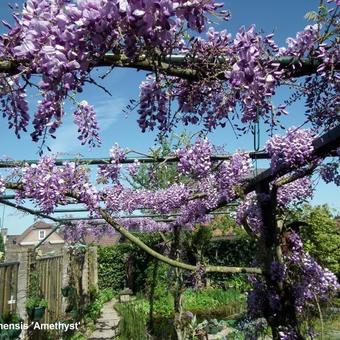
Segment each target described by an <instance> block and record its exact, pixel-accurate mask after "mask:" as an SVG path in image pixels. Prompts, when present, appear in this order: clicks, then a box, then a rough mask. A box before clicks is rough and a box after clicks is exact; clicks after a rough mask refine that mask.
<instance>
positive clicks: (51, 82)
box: [0, 0, 221, 141]
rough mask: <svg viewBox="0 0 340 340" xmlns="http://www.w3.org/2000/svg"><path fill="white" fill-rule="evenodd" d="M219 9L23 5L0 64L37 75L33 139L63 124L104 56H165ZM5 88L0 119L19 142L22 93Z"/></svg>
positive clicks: (30, 1)
mask: <svg viewBox="0 0 340 340" xmlns="http://www.w3.org/2000/svg"><path fill="white" fill-rule="evenodd" d="M219 7H221V6H220V4H217V3H215V2H214V1H211V0H207V1H196V0H195V1H186V0H179V1H173V0H163V1H161V2H159V1H145V0H133V1H127V0H119V1H117V0H104V1H100V0H93V1H90V0H79V1H69V0H54V1H48V0H43V1H40V0H39V1H38V0H27V1H25V3H24V7H23V10H22V12H21V13H14V19H15V25H14V26H13V27H12V26H11V25H9V24H8V23H7V22H4V25H5V26H6V27H7V28H8V33H7V34H4V35H2V36H1V37H0V58H1V59H7V60H9V61H16V62H17V63H18V64H19V65H20V66H19V72H21V74H22V75H23V76H25V78H27V77H29V76H30V75H31V74H32V73H34V72H36V73H39V74H41V77H42V79H41V82H40V83H39V84H38V86H39V89H40V90H41V93H42V97H43V99H42V100H41V102H40V103H39V105H38V109H37V111H36V113H35V116H34V131H33V133H32V138H33V140H37V139H39V138H41V136H42V131H44V129H45V126H46V124H48V125H49V124H50V125H53V129H55V128H57V127H58V126H59V125H60V122H59V121H60V119H61V117H62V113H63V108H62V103H63V101H64V99H65V98H67V96H68V94H69V93H70V92H72V91H78V92H80V91H81V90H82V87H83V84H84V81H85V80H87V79H89V78H88V77H89V76H88V74H89V72H90V70H91V68H92V67H93V65H94V64H96V63H97V61H98V60H100V58H101V57H102V56H103V55H104V54H105V53H108V52H111V51H112V52H114V53H117V54H120V53H125V54H126V55H128V56H129V57H130V58H134V57H136V56H138V55H139V54H142V53H143V52H144V51H145V50H147V49H149V50H151V49H155V50H159V51H161V52H162V53H165V54H166V53H169V52H170V50H171V49H172V46H173V44H176V41H177V40H178V39H177V34H178V32H179V30H180V29H182V28H184V27H185V26H186V27H187V28H189V29H191V30H194V31H198V32H201V31H203V30H204V28H205V26H206V16H207V15H208V14H209V13H215V12H216V11H218V8H219ZM3 82H4V80H2V83H3ZM10 88H11V90H10V91H8V92H7V93H3V91H1V97H2V99H4V100H5V103H3V112H4V115H6V116H7V117H8V119H9V121H10V126H13V127H14V128H15V131H16V133H17V135H19V133H20V131H22V130H25V129H26V126H27V123H28V120H29V116H28V108H27V103H26V101H25V90H24V85H20V84H19V82H16V83H15V84H13V85H10ZM51 97H52V98H53V99H52V100H51ZM47 102H48V103H49V104H47ZM91 118H94V116H93V114H92V113H91ZM91 124H94V125H96V123H95V122H93V123H91ZM91 129H93V130H96V127H92V128H91ZM80 132H81V133H83V134H84V135H81V136H82V141H83V140H87V137H86V134H87V133H88V131H87V129H86V128H85V129H80ZM52 133H53V132H52ZM94 138H95V139H97V138H96V134H95V136H94Z"/></svg>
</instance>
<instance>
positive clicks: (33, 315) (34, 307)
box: [26, 296, 48, 321]
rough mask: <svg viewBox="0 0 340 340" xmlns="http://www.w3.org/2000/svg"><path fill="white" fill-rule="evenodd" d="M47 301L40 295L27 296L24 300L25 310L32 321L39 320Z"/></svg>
mask: <svg viewBox="0 0 340 340" xmlns="http://www.w3.org/2000/svg"><path fill="white" fill-rule="evenodd" d="M47 306H48V303H47V301H46V300H45V299H42V298H40V297H37V296H35V297H29V298H28V299H27V301H26V311H27V314H28V316H29V318H30V319H31V320H32V321H39V320H40V319H41V318H42V317H43V316H44V313H45V309H46V308H47Z"/></svg>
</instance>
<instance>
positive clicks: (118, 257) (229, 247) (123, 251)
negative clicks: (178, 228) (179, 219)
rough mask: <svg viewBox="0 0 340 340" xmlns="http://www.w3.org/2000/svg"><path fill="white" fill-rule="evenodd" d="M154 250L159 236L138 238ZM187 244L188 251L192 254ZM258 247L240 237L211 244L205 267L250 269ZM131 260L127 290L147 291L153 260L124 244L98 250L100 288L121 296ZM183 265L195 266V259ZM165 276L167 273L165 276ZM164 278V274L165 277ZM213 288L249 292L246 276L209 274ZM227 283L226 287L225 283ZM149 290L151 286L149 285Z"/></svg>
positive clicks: (140, 251) (243, 236) (206, 252)
mask: <svg viewBox="0 0 340 340" xmlns="http://www.w3.org/2000/svg"><path fill="white" fill-rule="evenodd" d="M138 237H141V238H142V239H143V241H144V242H145V243H146V244H147V245H149V246H150V247H151V248H154V249H157V245H158V244H159V243H160V242H161V239H160V237H159V236H158V235H157V234H144V235H138ZM188 247H189V246H188V245H187V244H186V251H187V252H188V251H189V252H190V249H188ZM255 253H256V246H255V244H254V242H253V241H252V240H251V239H249V238H248V237H247V236H246V235H241V236H239V237H238V238H237V239H233V240H225V239H224V240H223V239H221V240H218V241H213V242H209V243H208V245H207V246H206V247H205V248H204V249H203V255H204V259H205V261H206V263H209V264H215V265H225V266H250V265H251V262H252V261H253V260H254V254H255ZM127 257H128V258H129V263H130V275H129V277H130V281H129V282H128V286H129V287H130V288H132V290H133V291H134V292H135V293H137V292H140V291H145V290H146V289H147V286H148V285H147V274H148V273H150V268H149V269H148V267H149V266H151V265H152V263H153V261H152V260H153V258H152V257H151V256H149V255H148V254H146V253H145V252H144V251H143V250H141V249H140V248H138V247H137V246H135V245H133V244H131V243H121V244H116V245H113V246H107V247H99V248H98V279H99V287H100V288H111V289H113V290H114V291H116V292H118V291H119V290H121V289H122V288H123V287H124V285H125V284H126V280H127V274H126V269H127V268H126V267H127V266H126V264H125V259H126V258H127ZM184 261H186V262H189V263H192V264H195V263H194V259H193V258H192V257H190V256H189V257H188V258H185V259H184ZM163 274H164V273H163ZM164 275H165V274H164ZM208 277H209V278H210V279H211V280H212V284H213V285H217V286H220V287H224V286H225V285H227V286H228V287H233V288H237V289H240V290H246V288H247V284H246V281H245V276H244V274H230V275H228V274H209V275H208ZM226 282H227V283H226ZM149 286H150V282H149Z"/></svg>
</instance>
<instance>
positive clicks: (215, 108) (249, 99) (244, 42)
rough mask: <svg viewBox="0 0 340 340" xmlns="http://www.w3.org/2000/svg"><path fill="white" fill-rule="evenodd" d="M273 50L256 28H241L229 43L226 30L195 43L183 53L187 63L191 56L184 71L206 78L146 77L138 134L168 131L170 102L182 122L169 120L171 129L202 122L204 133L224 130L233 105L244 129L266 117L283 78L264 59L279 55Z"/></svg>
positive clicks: (273, 63) (282, 107)
mask: <svg viewBox="0 0 340 340" xmlns="http://www.w3.org/2000/svg"><path fill="white" fill-rule="evenodd" d="M274 46H275V45H274V44H273V43H270V36H267V37H262V36H261V35H260V34H258V33H256V31H255V26H252V27H250V28H249V29H248V30H246V29H245V28H244V27H242V28H241V29H240V30H239V32H238V33H237V34H236V36H235V38H234V39H232V38H231V35H230V34H228V33H227V31H225V30H224V31H221V32H217V31H215V30H214V28H210V29H209V31H208V33H207V39H206V40H203V39H200V38H199V39H197V40H195V42H194V43H193V45H192V46H190V47H187V48H185V49H184V51H186V52H187V53H188V60H189V61H190V58H191V56H190V55H191V54H193V55H195V60H194V62H193V63H192V65H191V63H190V62H189V63H188V67H189V68H193V69H199V70H200V72H202V73H204V74H205V79H204V82H203V83H202V82H192V81H190V80H185V79H180V78H176V77H167V78H164V77H163V78H159V79H157V80H156V78H155V77H150V76H149V77H148V78H147V79H146V80H145V81H144V82H143V83H142V84H141V87H140V101H141V106H140V110H139V120H138V123H139V126H140V127H141V129H142V131H145V129H146V128H151V129H153V128H154V126H155V125H156V124H158V126H157V127H158V128H159V129H160V130H164V129H165V128H167V129H171V128H172V126H171V125H170V124H169V123H170V120H169V115H170V112H169V104H168V103H169V102H170V101H171V100H174V99H176V100H177V101H178V106H179V111H180V113H181V116H179V115H177V117H175V119H173V120H171V123H172V124H173V125H174V124H175V123H176V122H178V121H182V122H183V123H184V124H185V125H188V124H198V123H201V122H203V124H204V126H205V127H206V128H207V129H208V130H212V129H214V128H216V127H217V126H218V125H221V126H225V124H226V122H227V121H228V119H230V117H229V115H230V113H231V112H233V111H235V110H236V107H237V104H239V105H241V108H242V121H243V122H244V123H246V122H253V121H255V120H256V119H257V118H258V117H259V116H268V115H269V113H270V112H271V111H272V109H273V108H272V105H271V104H270V102H269V101H268V98H269V97H271V96H272V95H273V94H274V92H275V86H276V85H277V82H278V80H279V79H280V77H281V76H282V75H283V71H282V70H280V69H279V66H280V65H279V63H277V62H276V61H275V60H274V58H273V59H270V58H269V59H268V58H267V57H266V55H268V51H271V52H272V53H274V51H276V50H277V49H278V48H277V47H274ZM221 56H223V58H224V59H223V60H222V59H221V58H222V57H221ZM217 61H218V62H217ZM216 65H217V66H216ZM221 70H222V71H221ZM216 73H219V74H221V75H223V79H222V80H223V81H222V80H221V79H216ZM209 75H211V80H210V79H209ZM169 83H170V84H171V85H170V86H169ZM167 84H168V85H167ZM282 113H286V111H285V105H280V106H279V107H278V111H277V114H278V115H279V114H282Z"/></svg>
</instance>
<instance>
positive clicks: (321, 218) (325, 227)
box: [291, 205, 340, 277]
mask: <svg viewBox="0 0 340 340" xmlns="http://www.w3.org/2000/svg"><path fill="white" fill-rule="evenodd" d="M292 215H293V216H292V217H291V218H293V219H294V220H295V221H302V222H304V224H303V226H301V227H300V228H301V238H302V240H303V243H304V247H305V249H306V251H308V253H310V254H311V255H312V256H313V257H314V258H315V259H316V260H317V261H318V263H320V264H321V265H322V266H324V267H326V268H328V269H330V270H331V271H332V272H333V273H335V274H336V275H337V276H338V277H339V275H340V268H339V264H340V253H339V251H338V250H339V244H340V230H339V227H338V225H337V222H336V220H335V219H334V217H333V215H332V213H331V210H330V208H329V207H328V206H327V205H322V206H316V207H313V206H310V205H303V206H302V207H298V208H297V209H295V210H294V211H293V213H292Z"/></svg>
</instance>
